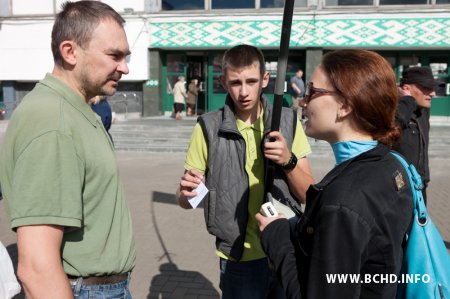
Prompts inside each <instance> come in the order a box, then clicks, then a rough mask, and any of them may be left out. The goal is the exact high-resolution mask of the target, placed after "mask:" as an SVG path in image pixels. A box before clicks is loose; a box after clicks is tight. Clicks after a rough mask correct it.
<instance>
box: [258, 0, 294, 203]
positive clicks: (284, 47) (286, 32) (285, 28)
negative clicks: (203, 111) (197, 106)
mask: <svg viewBox="0 0 450 299" xmlns="http://www.w3.org/2000/svg"><path fill="white" fill-rule="evenodd" d="M294 2H295V0H285V3H284V13H283V23H282V25H281V37H280V50H279V55H278V64H277V77H276V79H275V91H274V99H273V110H272V123H271V127H270V130H271V131H279V129H280V118H281V108H282V107H283V96H284V84H285V81H286V70H287V61H288V56H289V42H290V39H291V27H292V18H293V14H294ZM266 167H267V169H266V178H265V189H266V194H267V195H268V196H267V198H266V201H271V193H270V192H271V190H272V187H273V179H274V172H275V167H276V165H275V164H274V163H273V162H272V161H270V160H269V161H268V163H267V165H266Z"/></svg>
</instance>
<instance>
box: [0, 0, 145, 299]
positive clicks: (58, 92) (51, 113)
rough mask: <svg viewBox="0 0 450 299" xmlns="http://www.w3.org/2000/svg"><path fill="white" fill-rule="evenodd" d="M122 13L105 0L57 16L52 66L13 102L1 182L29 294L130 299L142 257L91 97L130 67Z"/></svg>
mask: <svg viewBox="0 0 450 299" xmlns="http://www.w3.org/2000/svg"><path fill="white" fill-rule="evenodd" d="M124 23H125V20H124V19H123V18H122V17H121V16H120V15H119V14H118V13H117V12H116V11H115V10H113V9H112V8H111V7H110V6H108V5H107V4H105V3H103V2H100V1H78V2H65V3H64V4H63V5H62V10H61V11H60V12H59V13H58V14H57V15H56V19H55V23H54V25H53V30H52V35H51V36H52V38H51V48H52V52H53V57H54V64H55V65H54V68H53V71H52V73H51V74H47V75H46V76H45V78H44V79H43V80H41V81H40V82H39V83H38V84H36V86H35V87H34V89H33V90H32V91H31V92H30V93H28V94H27V95H26V96H25V97H24V99H23V100H22V102H21V103H20V104H19V105H18V107H17V108H16V109H15V111H14V113H13V115H12V117H11V119H10V121H9V125H8V128H7V131H6V134H5V138H4V143H3V147H2V151H1V153H0V181H1V183H2V188H3V195H4V200H5V203H6V208H7V209H6V211H7V215H8V217H9V220H10V223H11V227H12V229H13V230H14V231H16V232H17V247H18V268H17V275H18V277H19V279H20V280H21V282H22V285H23V288H24V290H25V295H26V297H27V298H58V299H68V298H72V299H73V298H74V297H75V298H88V297H90V296H92V295H93V294H95V295H94V296H95V298H127V299H129V298H131V294H130V292H129V280H130V275H131V271H132V269H133V268H134V265H135V260H136V252H135V243H134V237H133V228H132V223H131V215H130V211H129V209H128V206H127V203H126V201H125V198H124V190H123V187H122V183H121V180H120V177H119V171H118V165H117V161H116V156H115V152H114V149H113V147H112V146H111V142H110V140H109V137H108V136H107V134H106V131H105V129H104V128H103V124H102V123H101V121H100V119H99V117H98V116H97V115H96V114H95V112H94V111H93V110H92V109H91V107H90V105H89V103H88V102H89V100H90V99H91V98H93V97H94V96H96V95H113V94H114V93H115V92H116V90H117V85H118V82H119V80H120V79H121V77H122V75H124V74H128V72H129V70H128V66H127V63H126V57H127V56H128V55H129V54H130V50H129V46H128V41H127V37H126V34H125V30H124V28H123V26H124Z"/></svg>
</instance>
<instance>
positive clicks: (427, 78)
mask: <svg viewBox="0 0 450 299" xmlns="http://www.w3.org/2000/svg"><path fill="white" fill-rule="evenodd" d="M443 84H444V83H443V82H441V81H439V80H436V79H434V77H433V74H432V72H431V69H430V68H429V67H410V68H407V69H405V70H404V71H403V73H402V78H401V81H400V88H399V90H400V94H401V98H400V103H399V105H398V109H397V116H396V118H397V122H398V123H399V125H400V127H401V128H402V130H403V133H402V136H401V138H400V140H399V142H398V143H397V144H395V145H394V150H396V151H398V152H399V153H401V154H402V155H403V156H404V157H405V159H406V161H408V162H409V163H412V164H413V165H414V166H415V167H416V169H417V172H418V173H419V174H420V176H421V177H422V181H423V186H424V188H423V190H422V194H423V198H424V200H425V204H426V203H427V193H426V188H427V186H428V183H429V182H430V167H429V165H428V145H429V133H430V107H431V99H432V98H433V97H434V96H435V95H436V92H435V89H436V87H437V86H440V85H443Z"/></svg>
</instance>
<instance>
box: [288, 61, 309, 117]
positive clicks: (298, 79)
mask: <svg viewBox="0 0 450 299" xmlns="http://www.w3.org/2000/svg"><path fill="white" fill-rule="evenodd" d="M302 77H303V70H302V69H298V70H297V71H296V72H295V76H293V77H292V78H291V80H290V86H291V88H290V90H291V99H292V109H294V111H295V112H297V115H298V113H302V114H301V117H302V118H303V112H302V111H303V108H302V107H303V96H304V94H305V82H303V79H302ZM299 110H300V111H299Z"/></svg>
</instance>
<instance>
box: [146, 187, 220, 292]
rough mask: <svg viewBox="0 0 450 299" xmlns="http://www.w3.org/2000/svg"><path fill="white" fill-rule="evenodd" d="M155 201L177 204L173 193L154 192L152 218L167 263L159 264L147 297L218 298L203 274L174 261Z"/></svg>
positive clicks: (163, 257) (162, 257)
mask: <svg viewBox="0 0 450 299" xmlns="http://www.w3.org/2000/svg"><path fill="white" fill-rule="evenodd" d="M155 202H159V203H167V204H177V203H176V198H175V196H174V195H173V194H169V193H163V192H157V191H155V192H153V194H152V200H151V203H150V205H151V209H150V210H151V218H152V223H153V227H154V229H155V232H156V235H157V236H158V241H159V243H160V245H161V247H162V249H163V251H164V254H163V255H162V256H161V257H160V260H162V259H167V263H163V264H161V265H160V266H159V272H160V273H159V274H158V275H156V276H155V277H153V279H152V281H151V282H150V288H149V294H148V296H147V299H178V298H209V299H218V298H220V294H219V293H218V292H217V290H216V289H215V288H214V286H213V284H212V283H211V281H209V280H208V279H207V278H206V277H205V276H203V274H201V273H200V272H196V271H185V270H180V269H178V266H177V265H176V264H175V263H174V262H173V261H172V259H171V257H170V253H169V251H168V249H167V247H166V244H165V243H164V240H163V237H162V235H161V231H160V230H159V227H158V222H157V221H156V217H155V205H154V203H155Z"/></svg>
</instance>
